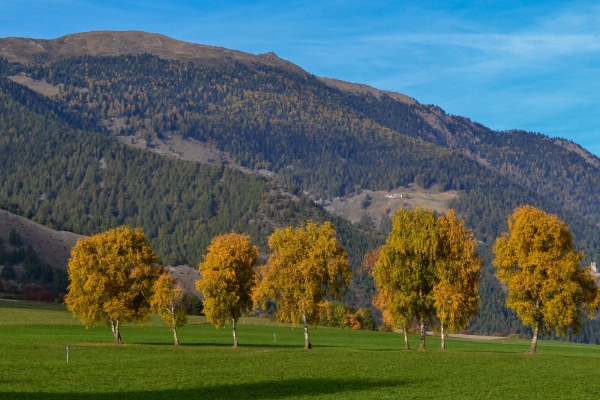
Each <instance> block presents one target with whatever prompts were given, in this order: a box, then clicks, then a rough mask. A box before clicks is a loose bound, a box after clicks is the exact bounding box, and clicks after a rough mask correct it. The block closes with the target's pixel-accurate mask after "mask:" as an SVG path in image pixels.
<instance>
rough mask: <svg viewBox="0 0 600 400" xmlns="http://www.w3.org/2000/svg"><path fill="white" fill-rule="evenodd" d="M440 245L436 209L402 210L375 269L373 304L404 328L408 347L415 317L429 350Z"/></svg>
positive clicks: (398, 213)
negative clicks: (427, 330) (427, 333)
mask: <svg viewBox="0 0 600 400" xmlns="http://www.w3.org/2000/svg"><path fill="white" fill-rule="evenodd" d="M438 247H439V234H438V224H437V219H436V217H435V214H434V213H433V211H429V210H425V209H424V208H420V207H417V208H415V209H414V210H405V209H398V211H397V212H396V213H395V214H394V215H393V216H392V231H391V232H390V234H389V235H388V238H387V240H386V243H385V245H384V246H383V247H382V248H381V251H380V254H379V258H378V260H377V263H376V264H375V269H374V270H373V278H374V280H375V286H376V288H377V295H376V296H375V299H374V301H373V304H374V305H375V306H376V307H378V308H379V309H380V310H381V312H382V314H383V319H384V321H385V322H386V323H388V324H391V325H393V326H394V327H396V328H400V327H401V328H402V330H403V331H404V343H405V349H407V350H408V349H409V346H408V336H407V334H406V331H407V325H409V324H411V323H412V322H413V321H414V320H417V321H418V322H419V324H420V328H421V329H420V330H421V346H420V349H421V350H425V322H426V320H428V319H429V318H431V316H432V315H433V311H434V300H433V286H434V278H435V262H436V259H437V256H438Z"/></svg>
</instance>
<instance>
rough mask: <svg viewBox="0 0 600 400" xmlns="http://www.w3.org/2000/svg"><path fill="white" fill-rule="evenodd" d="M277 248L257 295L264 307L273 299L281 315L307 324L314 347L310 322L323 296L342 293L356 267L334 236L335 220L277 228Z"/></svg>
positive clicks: (274, 243)
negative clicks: (350, 265) (349, 263)
mask: <svg viewBox="0 0 600 400" xmlns="http://www.w3.org/2000/svg"><path fill="white" fill-rule="evenodd" d="M269 247H270V248H271V250H272V252H271V255H270V256H269V260H268V262H267V264H266V265H263V266H261V267H260V268H259V276H260V283H259V284H258V286H257V288H256V290H255V293H254V299H255V301H256V302H260V303H261V304H262V305H263V307H264V305H265V304H266V303H267V301H268V300H272V301H274V302H276V303H277V305H278V311H277V315H276V316H277V319H278V320H279V321H286V320H287V321H291V322H292V323H293V324H294V325H297V324H298V322H300V320H302V322H303V324H304V347H305V348H306V349H310V348H312V344H311V343H310V340H309V336H308V323H309V322H315V321H318V318H319V314H320V312H321V310H322V309H323V308H324V307H323V306H324V302H323V298H324V297H325V296H328V295H329V296H330V297H331V298H341V297H342V291H343V289H344V288H345V287H347V286H348V284H349V283H350V278H351V277H352V271H351V270H350V269H349V268H348V256H347V253H346V250H344V248H342V247H341V246H340V245H339V243H338V241H337V239H336V238H335V229H334V227H333V224H331V223H330V222H325V223H324V224H323V225H321V226H317V225H316V224H314V223H313V222H307V223H306V225H304V226H301V227H287V228H285V229H276V230H275V232H273V234H272V235H271V236H270V237H269Z"/></svg>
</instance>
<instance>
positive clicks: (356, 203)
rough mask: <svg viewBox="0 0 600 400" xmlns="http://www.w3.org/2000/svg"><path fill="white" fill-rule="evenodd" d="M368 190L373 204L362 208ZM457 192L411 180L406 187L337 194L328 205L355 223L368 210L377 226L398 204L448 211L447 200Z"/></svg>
mask: <svg viewBox="0 0 600 400" xmlns="http://www.w3.org/2000/svg"><path fill="white" fill-rule="evenodd" d="M388 193H389V194H392V195H394V194H395V195H402V197H396V198H388V197H386V194H388ZM367 194H368V195H369V196H371V198H372V200H371V204H370V205H369V206H368V207H367V208H366V209H363V208H362V202H363V200H364V199H365V196H366V195H367ZM456 196H457V193H456V191H455V190H449V191H446V192H439V191H438V190H437V188H436V187H435V186H434V187H431V188H429V189H424V188H422V187H420V186H418V185H416V184H414V183H411V184H409V185H408V186H407V187H400V188H397V189H395V190H392V191H391V192H386V191H383V190H378V191H372V190H362V191H361V193H360V194H358V195H355V196H352V197H335V198H334V199H333V201H332V202H331V203H329V204H327V205H325V209H326V210H327V211H328V212H330V213H332V214H335V215H338V216H340V217H343V218H346V219H348V220H350V221H351V222H352V223H358V222H359V221H360V220H361V218H363V216H364V214H365V213H367V215H368V216H369V217H370V218H371V220H373V223H374V225H375V227H379V225H380V224H381V218H382V216H383V215H384V214H385V213H388V212H389V215H391V214H392V213H393V212H394V211H395V210H397V209H398V208H399V207H402V208H408V209H411V208H415V207H417V206H420V207H424V208H427V209H429V210H433V211H436V212H438V213H445V212H446V211H448V202H449V201H450V200H452V199H454V198H455V197H456Z"/></svg>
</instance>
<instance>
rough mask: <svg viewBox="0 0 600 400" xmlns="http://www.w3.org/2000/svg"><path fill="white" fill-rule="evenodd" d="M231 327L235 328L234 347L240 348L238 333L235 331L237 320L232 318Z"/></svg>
mask: <svg viewBox="0 0 600 400" xmlns="http://www.w3.org/2000/svg"><path fill="white" fill-rule="evenodd" d="M231 327H232V328H233V347H238V337H237V331H236V329H235V318H234V317H231Z"/></svg>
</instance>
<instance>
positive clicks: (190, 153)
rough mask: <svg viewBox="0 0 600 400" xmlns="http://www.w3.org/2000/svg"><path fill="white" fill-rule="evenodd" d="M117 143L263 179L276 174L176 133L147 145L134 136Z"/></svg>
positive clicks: (273, 176) (120, 139)
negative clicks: (254, 167) (253, 168)
mask: <svg viewBox="0 0 600 400" xmlns="http://www.w3.org/2000/svg"><path fill="white" fill-rule="evenodd" d="M114 137H115V138H116V139H117V140H118V141H120V142H121V143H124V144H126V145H128V146H132V147H135V148H138V149H143V150H147V151H151V152H153V153H156V154H161V155H164V156H167V157H171V158H177V159H180V160H187V161H195V162H199V163H202V164H213V165H225V166H227V167H229V168H233V169H236V170H238V171H242V172H244V173H246V174H255V175H260V176H262V177H265V178H270V179H274V178H276V177H277V174H276V173H275V172H272V171H267V170H263V169H260V170H252V169H249V168H246V167H242V166H241V165H239V164H237V163H236V162H235V161H234V160H233V158H232V157H231V156H230V155H229V154H228V153H226V152H224V151H221V150H219V149H217V148H216V147H215V146H213V145H211V144H210V143H206V142H201V141H199V140H196V139H193V138H185V139H184V138H183V137H182V136H181V135H178V134H176V133H169V134H167V135H165V136H163V137H162V138H161V139H154V140H152V142H151V143H150V146H148V143H147V142H146V141H145V140H143V139H139V138H136V137H134V136H119V135H117V136H114Z"/></svg>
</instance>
